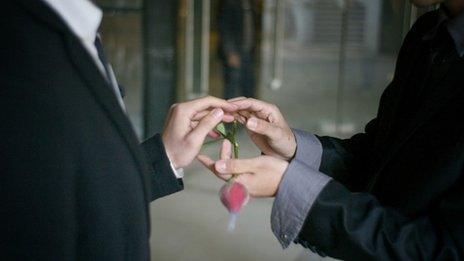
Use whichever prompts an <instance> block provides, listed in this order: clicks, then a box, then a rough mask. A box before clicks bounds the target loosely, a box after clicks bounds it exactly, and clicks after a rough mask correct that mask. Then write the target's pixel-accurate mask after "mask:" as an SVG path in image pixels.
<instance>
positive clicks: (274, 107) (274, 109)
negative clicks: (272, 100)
mask: <svg viewBox="0 0 464 261" xmlns="http://www.w3.org/2000/svg"><path fill="white" fill-rule="evenodd" d="M270 107H271V110H273V111H275V112H278V111H279V107H277V105H275V104H271V105H270Z"/></svg>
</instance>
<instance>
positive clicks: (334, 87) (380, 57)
mask: <svg viewBox="0 0 464 261" xmlns="http://www.w3.org/2000/svg"><path fill="white" fill-rule="evenodd" d="M422 12H423V10H418V9H416V8H412V7H411V5H410V4H409V3H408V2H407V1H382V0H265V1H264V8H263V30H262V44H261V63H260V65H261V70H260V75H261V78H260V89H261V98H263V99H265V100H268V101H271V102H273V103H275V104H277V105H278V106H279V107H280V108H281V110H282V111H283V113H284V114H285V115H286V117H287V119H288V121H289V122H290V124H291V125H292V126H295V127H298V128H302V129H305V130H309V131H312V132H315V133H318V134H323V135H336V136H341V137H349V136H351V135H353V134H354V133H356V132H360V131H362V130H363V128H364V126H365V124H366V123H367V122H368V121H369V120H371V119H372V118H374V117H375V115H376V111H377V107H378V103H379V99H380V95H381V93H382V92H383V90H384V89H385V87H386V86H387V85H388V84H389V82H390V81H391V80H392V77H393V72H394V67H395V61H396V56H397V54H398V51H399V48H400V46H401V42H402V39H403V37H404V35H405V33H406V32H407V30H409V27H410V26H411V23H412V22H413V21H415V18H416V17H417V16H418V15H419V14H420V13H422Z"/></svg>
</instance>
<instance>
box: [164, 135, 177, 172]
mask: <svg viewBox="0 0 464 261" xmlns="http://www.w3.org/2000/svg"><path fill="white" fill-rule="evenodd" d="M161 142H162V143H163V147H164V152H165V153H166V157H167V158H168V160H169V162H170V163H171V167H172V168H173V169H179V168H181V167H180V166H179V165H178V163H177V161H176V159H175V157H174V155H173V153H172V150H171V148H170V145H169V142H167V138H166V137H165V135H164V134H163V135H162V136H161Z"/></svg>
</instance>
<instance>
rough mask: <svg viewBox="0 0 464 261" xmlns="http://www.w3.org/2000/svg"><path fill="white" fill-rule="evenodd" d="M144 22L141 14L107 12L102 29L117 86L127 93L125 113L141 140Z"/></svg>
mask: <svg viewBox="0 0 464 261" xmlns="http://www.w3.org/2000/svg"><path fill="white" fill-rule="evenodd" d="M141 19H142V18H141V14H140V13H139V12H117V13H109V14H108V13H107V12H105V13H104V18H103V22H102V25H101V27H100V31H101V35H102V40H103V43H104V46H105V51H106V53H107V56H108V59H109V61H110V63H111V65H112V67H113V69H114V72H115V75H116V78H117V80H118V83H119V84H120V85H122V86H123V87H124V89H125V97H124V102H125V104H126V109H127V112H128V114H129V118H130V120H131V121H132V124H133V126H134V127H135V130H136V132H137V134H138V135H139V137H141V134H142V112H141V110H142V83H143V67H142V66H143V61H142V26H141Z"/></svg>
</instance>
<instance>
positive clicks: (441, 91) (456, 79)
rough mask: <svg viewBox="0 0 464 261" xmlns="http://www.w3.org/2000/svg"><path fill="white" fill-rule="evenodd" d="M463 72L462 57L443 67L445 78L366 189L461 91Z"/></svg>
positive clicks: (432, 92)
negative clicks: (418, 131)
mask: <svg viewBox="0 0 464 261" xmlns="http://www.w3.org/2000/svg"><path fill="white" fill-rule="evenodd" d="M463 73H464V65H463V60H462V58H457V60H456V61H454V62H453V63H452V64H450V65H449V66H448V67H447V68H445V69H444V70H443V72H442V78H446V76H447V75H452V76H453V77H448V79H444V80H443V81H439V82H440V84H439V86H435V87H434V89H433V90H432V91H431V92H430V94H429V95H427V96H426V98H425V99H424V102H423V103H422V105H421V107H420V108H419V110H418V112H417V114H416V115H417V117H415V118H414V120H413V121H412V122H411V124H410V125H409V126H408V127H407V128H406V130H405V131H404V132H403V133H402V134H401V135H400V137H399V139H398V141H397V142H395V143H394V144H393V146H392V148H391V150H389V152H388V154H387V156H386V157H385V159H384V161H383V163H382V164H381V167H380V168H379V170H378V171H377V172H376V175H375V177H374V179H373V180H372V182H371V183H370V185H369V187H368V190H371V189H372V187H373V186H374V185H375V183H376V181H377V179H378V177H379V175H380V173H381V172H382V171H383V170H384V169H385V167H386V166H388V164H389V163H390V162H391V160H392V159H393V158H394V157H395V155H396V154H397V153H398V152H399V150H400V149H401V148H402V147H403V146H404V145H405V144H407V142H408V141H409V139H410V138H411V137H412V136H413V135H414V133H415V132H416V131H417V130H418V129H420V127H421V126H422V125H423V124H425V123H426V122H427V121H428V120H429V119H430V118H432V117H433V116H434V115H436V114H437V113H438V112H439V111H440V110H441V109H443V108H444V107H445V106H446V105H447V104H448V102H449V101H450V100H451V99H452V98H453V97H455V96H456V95H457V94H458V93H459V92H461V91H463V90H462V89H463V86H464V77H460V76H461V74H463Z"/></svg>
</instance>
